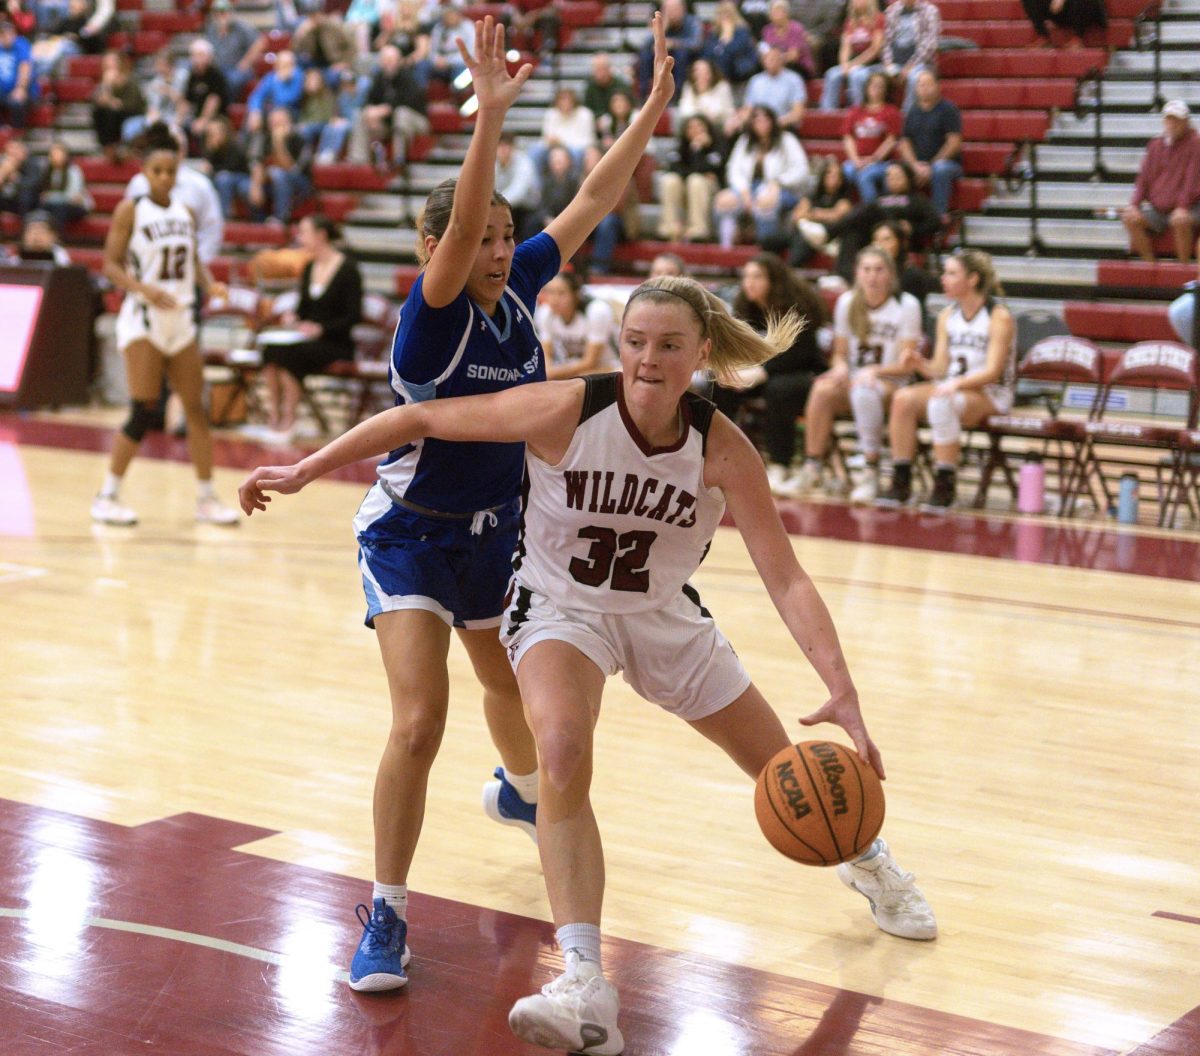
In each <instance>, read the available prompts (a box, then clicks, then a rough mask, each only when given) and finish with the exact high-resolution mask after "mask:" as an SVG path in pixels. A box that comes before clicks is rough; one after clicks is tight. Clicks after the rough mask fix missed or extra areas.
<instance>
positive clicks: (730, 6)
mask: <svg viewBox="0 0 1200 1056" xmlns="http://www.w3.org/2000/svg"><path fill="white" fill-rule="evenodd" d="M743 6H744V5H743ZM700 54H701V55H702V56H703V57H704V58H706V59H708V61H709V62H711V63H712V64H713V65H714V66H715V67H716V68H717V69H718V70H720V71H721V74H722V75H723V76H724V77H725V79H726V80H727V81H729V82H730V83H732V84H737V85H742V84H745V83H746V82H747V81H748V80H750V78H751V77H753V76H754V75H755V74H756V73H757V72H758V70H759V64H758V49H757V48H756V47H755V45H754V35H753V33H751V31H750V27H749V26H748V25H747V24H746V20H745V19H744V18H743V17H742V15H741V12H740V11H738V6H737V4H735V3H732V2H731V0H721V2H720V3H719V4H717V9H716V11H715V12H714V14H713V21H712V26H711V27H710V30H709V34H708V39H707V40H705V42H704V46H703V48H702V49H701V52H700Z"/></svg>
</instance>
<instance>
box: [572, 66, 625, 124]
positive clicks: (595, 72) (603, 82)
mask: <svg viewBox="0 0 1200 1056" xmlns="http://www.w3.org/2000/svg"><path fill="white" fill-rule="evenodd" d="M617 92H625V93H626V94H627V95H628V94H629V92H630V86H629V82H628V81H626V80H624V79H623V78H621V77H618V76H617V75H616V74H615V73H614V72H613V68H612V60H611V59H610V58H609V57H608V56H607V55H606V54H604V53H603V52H600V53H598V54H596V55H593V56H592V74H591V76H590V77H589V78H588V81H587V84H586V85H584V89H583V105H584V106H586V107H587V108H588V109H589V110H590V111H591V112H592V113H593V114H594V115H595V117H596V119H597V120H599V119H600V118H601V117H603V116H604V115H605V114H607V113H608V101H609V100H610V99H611V98H612V97H613V95H614V94H615V93H617Z"/></svg>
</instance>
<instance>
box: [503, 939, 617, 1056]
mask: <svg viewBox="0 0 1200 1056" xmlns="http://www.w3.org/2000/svg"><path fill="white" fill-rule="evenodd" d="M566 962H567V970H566V971H565V972H563V974H562V975H560V976H559V977H558V978H557V979H555V980H554V981H553V982H551V983H547V984H546V985H545V986H543V987H542V992H541V993H540V994H533V995H532V996H530V997H523V998H521V1000H520V1001H518V1002H517V1003H516V1004H515V1005H513V1007H512V1011H511V1012H509V1014H508V1025H509V1027H510V1028H512V1032H513V1033H514V1034H516V1035H517V1037H519V1038H523V1039H524V1040H525V1041H529V1042H532V1043H533V1044H534V1045H541V1046H543V1047H544V1048H547V1049H566V1050H568V1051H569V1052H573V1053H575V1052H579V1053H587V1054H588V1056H617V1054H618V1053H620V1052H621V1050H622V1049H624V1048H625V1039H624V1038H623V1037H621V1031H620V1029H619V1028H618V1027H617V1013H618V1012H619V1011H620V1001H619V999H618V998H617V991H616V988H615V987H614V986H613V985H612V984H611V983H610V982H609V981H608V980H607V979H605V978H604V976H603V975H601V974H600V969H599V967H598V966H597V965H595V964H593V963H592V962H591V961H581V960H580V959H579V957H578V956H577V955H576V954H575V953H574V952H573V951H571V950H568V951H567V953H566Z"/></svg>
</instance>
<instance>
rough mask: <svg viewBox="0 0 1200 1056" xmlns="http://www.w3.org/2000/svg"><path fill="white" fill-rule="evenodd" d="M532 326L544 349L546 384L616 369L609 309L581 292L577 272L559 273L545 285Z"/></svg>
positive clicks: (612, 318) (614, 334)
mask: <svg viewBox="0 0 1200 1056" xmlns="http://www.w3.org/2000/svg"><path fill="white" fill-rule="evenodd" d="M533 327H534V329H535V330H536V331H537V335H538V340H539V341H541V343H542V348H543V349H544V350H545V355H546V379H547V380H548V381H557V380H559V379H561V378H582V377H584V376H586V375H588V374H605V373H608V372H609V371H613V370H619V369H620V361H619V360H618V359H617V355H616V351H617V330H618V327H617V320H616V317H615V316H614V315H613V310H612V308H611V307H610V306H609V304H608V302H607V301H603V300H600V299H599V298H591V297H588V296H587V295H586V294H585V293H584V292H583V279H582V278H581V277H580V275H579V273H578V272H577V271H561V272H559V273H558V274H557V275H556V276H555V277H554V278H553V279H551V280H550V281H549V282H548V283H546V285H545V286H544V287H543V296H542V299H541V301H540V302H539V303H538V306H537V309H536V310H535V311H534V313H533Z"/></svg>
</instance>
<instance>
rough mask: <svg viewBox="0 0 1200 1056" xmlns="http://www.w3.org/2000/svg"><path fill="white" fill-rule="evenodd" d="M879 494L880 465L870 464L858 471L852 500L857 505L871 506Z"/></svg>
mask: <svg viewBox="0 0 1200 1056" xmlns="http://www.w3.org/2000/svg"><path fill="white" fill-rule="evenodd" d="M878 496H879V467H878V466H870V467H868V468H866V469H862V470H860V471H859V472H858V474H857V475H856V477H855V480H854V490H853V491H851V492H850V501H851V502H852V503H854V505H856V506H870V505H871V504H872V503H873V502H874V501H875V499H876V498H878Z"/></svg>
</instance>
